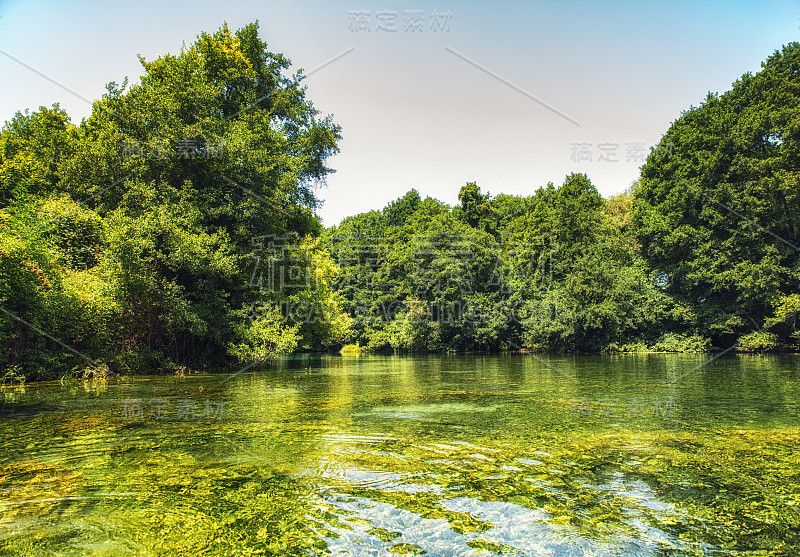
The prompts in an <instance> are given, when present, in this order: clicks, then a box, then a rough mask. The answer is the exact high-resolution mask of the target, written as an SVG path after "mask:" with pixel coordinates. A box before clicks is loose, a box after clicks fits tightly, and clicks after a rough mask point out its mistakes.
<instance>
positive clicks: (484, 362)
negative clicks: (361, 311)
mask: <svg viewBox="0 0 800 557" xmlns="http://www.w3.org/2000/svg"><path fill="white" fill-rule="evenodd" d="M799 363H800V361H798V359H796V358H793V357H758V356H731V357H727V356H726V357H722V358H718V359H713V360H712V359H711V357H709V356H701V355H697V356H695V355H646V356H643V355H629V356H602V357H600V356H580V357H542V356H538V355H508V356H485V357H480V356H478V357H471V356H435V357H388V356H385V357H384V356H369V357H333V356H326V357H322V358H308V357H306V358H292V359H284V360H280V361H279V362H277V363H275V364H274V365H272V366H269V367H267V368H265V369H263V370H259V371H257V372H251V371H252V370H248V372H247V373H241V374H236V375H230V374H229V375H201V376H187V377H129V378H125V379H121V380H116V379H115V380H111V381H108V382H86V383H84V382H77V383H71V384H65V385H61V384H59V383H49V384H36V385H27V386H25V387H24V388H5V389H3V391H2V392H3V400H2V401H1V402H0V413H1V415H2V422H0V555H109V556H111V555H114V556H117V555H171V556H178V555H317V554H333V555H391V554H396V553H413V554H422V553H425V554H427V555H499V554H502V555H536V556H539V555H542V556H551V555H552V556H562V555H563V556H589V555H598V556H600V555H620V556H634V555H635V556H660V555H670V556H672V555H675V556H678V555H798V554H800V526H798V525H799V524H800V451H798V449H800V435H799V434H800V366H798V364H799Z"/></svg>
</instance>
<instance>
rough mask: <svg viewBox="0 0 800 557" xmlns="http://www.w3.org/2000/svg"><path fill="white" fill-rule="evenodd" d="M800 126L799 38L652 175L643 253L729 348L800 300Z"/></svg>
mask: <svg viewBox="0 0 800 557" xmlns="http://www.w3.org/2000/svg"><path fill="white" fill-rule="evenodd" d="M798 129H800V44H798V43H792V44H790V45H788V46H785V47H784V48H783V49H782V50H781V51H779V52H776V53H775V54H774V55H772V56H770V57H769V58H768V59H767V60H766V61H765V62H764V63H763V64H762V69H761V71H760V72H758V73H757V74H755V75H751V74H749V73H748V74H745V75H743V76H742V77H741V78H740V79H739V80H737V81H736V82H735V83H734V84H733V87H732V89H731V90H730V91H728V92H726V93H723V94H721V95H716V94H709V95H708V96H707V97H706V99H705V101H704V102H703V103H702V104H701V105H700V106H699V107H692V108H690V109H689V110H687V111H685V112H684V113H682V114H681V116H680V117H679V118H678V119H676V120H675V122H673V124H672V125H671V126H670V128H669V130H667V133H666V134H665V135H664V136H663V138H662V140H661V145H660V147H659V149H656V150H654V151H653V152H652V153H651V154H650V156H649V157H648V159H647V162H646V164H645V165H644V166H643V168H642V177H641V180H640V183H639V185H638V187H637V188H636V191H635V194H634V210H633V219H632V224H633V226H634V228H635V229H636V234H637V238H638V240H639V241H640V242H641V246H642V254H643V256H644V257H645V258H646V259H647V261H648V262H649V263H650V264H651V265H652V266H653V267H654V268H655V269H656V270H658V271H659V272H660V273H662V274H663V276H664V281H665V291H666V292H667V293H668V294H669V295H670V296H672V297H673V298H674V299H676V300H680V301H681V303H683V304H686V305H688V306H690V307H692V309H693V311H694V312H695V313H696V315H697V319H698V326H699V327H700V330H701V331H702V334H704V335H706V336H709V337H711V338H712V339H713V341H714V342H715V344H718V345H720V346H723V345H724V346H731V345H732V344H733V341H734V340H735V339H736V338H738V337H739V336H741V335H747V334H749V333H751V332H754V331H759V330H761V329H762V328H763V327H765V326H771V325H772V324H774V322H775V321H774V317H775V316H776V312H777V313H782V310H779V308H778V306H779V305H780V303H781V302H780V300H783V299H786V297H787V296H791V295H792V294H794V293H796V290H797V284H798V280H800V275H799V274H798V272H799V271H798V270H799V269H800V267H798V262H799V261H800V259H798V256H799V254H798V252H799V251H800V249H798V247H797V246H798V244H800V220H799V219H800V217H799V216H798V215H800V211H798V207H800V205H799V204H800V187H798V186H800V171H798V153H800V151H799V150H798V144H799V143H798ZM783 315H786V314H783ZM790 332H793V331H788V330H786V327H784V330H783V331H778V330H777V329H776V334H777V333H779V334H780V335H781V336H782V338H784V339H785V338H786V336H787V335H788V334H789V333H790Z"/></svg>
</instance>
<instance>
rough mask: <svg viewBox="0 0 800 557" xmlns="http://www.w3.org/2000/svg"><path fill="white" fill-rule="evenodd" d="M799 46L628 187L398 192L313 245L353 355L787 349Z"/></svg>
mask: <svg viewBox="0 0 800 557" xmlns="http://www.w3.org/2000/svg"><path fill="white" fill-rule="evenodd" d="M799 136H800V45H798V43H792V44H791V45H789V46H786V47H784V48H783V50H782V51H780V52H777V53H775V54H774V55H773V56H771V57H770V58H769V59H768V60H767V61H766V62H764V63H763V64H762V70H761V71H760V72H758V73H757V74H755V75H751V74H745V75H744V76H742V78H741V79H740V80H738V81H737V82H736V83H734V85H733V88H732V89H731V90H730V91H728V92H726V93H724V94H722V95H714V94H709V95H708V96H707V98H706V99H705V101H704V102H703V103H702V104H701V106H700V107H692V108H690V109H689V110H687V111H685V112H684V113H682V114H681V116H680V117H679V118H678V119H677V120H676V121H675V122H674V123H673V124H672V125H671V127H670V128H669V130H668V131H667V133H666V134H665V135H664V136H663V137H662V140H661V143H660V144H659V145H658V146H657V147H656V148H654V149H653V150H652V151H651V153H650V155H649V157H648V158H647V161H646V163H645V164H644V166H643V167H642V171H641V177H640V179H639V180H638V181H637V182H636V183H635V184H634V185H633V186H632V188H631V190H630V191H628V192H627V193H624V194H622V195H619V196H616V197H613V198H611V199H603V198H602V197H601V196H600V195H599V194H598V192H597V190H596V189H595V188H594V186H592V184H591V183H590V181H589V179H588V178H587V177H586V176H585V175H576V174H572V175H570V176H568V177H567V178H566V180H565V181H564V183H563V184H562V185H561V186H560V187H558V188H556V187H554V186H553V184H548V185H547V187H545V188H541V189H538V190H536V192H535V193H534V195H531V196H528V197H517V196H509V195H497V196H495V197H491V196H489V195H488V194H483V193H482V192H481V191H480V189H479V188H478V186H477V185H476V184H474V183H469V184H467V185H466V186H465V187H463V188H462V189H461V191H460V193H459V201H460V204H459V205H457V206H456V207H453V208H451V207H448V206H447V205H445V204H442V203H440V202H439V201H436V200H435V199H431V198H426V199H424V200H423V199H421V197H420V195H419V194H418V192H416V191H414V190H412V191H410V192H409V193H408V194H406V195H405V196H404V197H402V198H401V199H398V200H397V201H395V202H393V203H390V204H389V205H388V206H386V207H385V208H384V209H383V210H382V211H372V212H369V213H364V214H361V215H357V216H354V217H350V218H347V219H345V220H344V221H343V222H342V223H341V224H340V225H339V226H336V227H332V228H330V229H328V230H326V232H325V235H324V239H325V243H326V245H327V247H328V249H329V250H330V253H331V256H332V257H333V259H334V261H336V263H337V264H338V266H339V268H340V273H339V277H338V281H339V282H338V285H337V290H338V292H339V293H340V294H341V295H342V296H343V298H344V299H345V300H346V304H345V308H346V309H347V311H348V313H349V314H350V315H352V316H353V317H354V320H355V321H354V324H353V327H352V329H351V332H350V333H349V335H348V341H349V342H351V343H354V344H356V347H355V348H356V349H359V348H360V347H362V346H363V347H367V348H368V349H372V350H387V349H400V350H409V351H418V350H423V351H425V350H456V351H461V350H500V349H504V348H519V347H522V348H526V349H531V350H542V351H642V350H655V351H702V350H708V349H712V348H713V349H722V350H728V349H733V348H735V349H737V350H752V351H765V350H780V349H784V350H796V348H797V346H798V330H797V314H798V311H799V310H800V267H799V265H800V262H799V261H798V252H800V247H798V246H800V141H798V138H799Z"/></svg>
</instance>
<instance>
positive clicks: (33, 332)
mask: <svg viewBox="0 0 800 557" xmlns="http://www.w3.org/2000/svg"><path fill="white" fill-rule="evenodd" d="M141 63H142V67H143V68H144V70H145V75H144V76H143V77H142V79H141V82H140V83H137V84H135V85H132V86H131V87H128V85H127V80H126V81H124V82H123V83H122V85H117V84H116V83H113V82H112V83H110V84H109V85H108V93H107V94H106V95H104V97H103V98H102V99H100V100H98V101H96V102H95V103H94V105H93V110H92V113H91V115H90V116H89V117H88V118H87V119H85V120H84V121H83V122H81V124H80V125H79V126H74V125H72V124H71V123H70V121H69V118H68V117H67V115H66V113H65V112H64V111H63V110H61V109H60V108H59V107H58V105H55V106H54V107H53V108H52V109H48V108H44V107H42V108H41V109H40V110H39V111H38V112H35V113H32V114H31V113H27V112H26V113H25V114H22V113H18V114H17V115H16V116H15V118H14V119H13V120H12V121H11V122H8V123H6V125H5V127H4V128H3V129H2V131H1V132H0V210H2V212H1V213H0V219H1V220H0V222H2V228H0V250H1V251H2V253H1V254H0V307H3V308H5V310H6V313H4V315H2V316H0V363H2V364H4V365H9V364H11V365H14V364H19V365H22V366H23V367H24V369H25V372H26V374H29V375H37V376H45V375H55V374H58V373H64V372H65V371H66V370H69V369H71V368H73V367H74V366H75V365H77V364H78V363H79V362H83V363H84V364H85V363H86V362H90V363H91V362H93V361H94V360H95V359H97V358H101V359H103V360H105V361H108V362H109V363H110V364H111V365H112V367H116V368H117V369H118V370H126V369H128V370H132V371H141V370H143V369H147V368H152V367H156V368H162V369H171V368H172V367H174V366H175V365H187V364H189V365H193V366H214V367H218V366H225V365H238V364H239V363H246V362H251V361H258V360H261V359H264V358H267V357H270V356H273V355H275V354H279V353H285V352H287V351H290V350H293V349H294V348H295V347H297V346H324V345H326V344H329V343H333V342H336V341H337V339H338V338H340V337H342V336H343V335H344V332H345V331H346V330H347V327H348V325H349V320H348V319H347V317H346V316H345V315H343V314H342V312H341V309H340V306H339V301H338V298H337V296H336V295H335V294H334V293H333V292H332V291H331V289H330V287H329V284H330V282H331V280H332V277H333V276H334V275H335V267H334V266H333V264H332V263H331V261H330V259H329V258H328V257H327V254H326V253H325V252H324V251H323V250H321V249H317V248H314V249H312V250H311V252H312V255H311V257H308V258H306V259H305V260H304V261H303V262H302V266H303V267H302V269H303V272H304V273H309V274H311V275H314V276H315V277H316V279H317V280H316V281H315V287H314V289H313V290H311V289H308V291H305V292H304V291H303V290H302V288H301V289H293V290H292V291H291V292H290V291H288V289H287V290H281V291H277V292H273V291H264V290H263V289H261V288H259V287H257V285H254V284H253V281H252V280H251V279H252V276H253V274H254V272H255V270H254V269H253V265H252V261H253V249H254V245H255V244H256V242H257V240H258V239H259V238H264V237H267V236H270V235H271V236H273V237H281V238H286V237H288V236H287V235H289V234H293V235H294V237H296V238H299V239H300V240H299V241H302V242H307V243H308V242H311V243H313V241H312V240H311V239H312V238H314V237H316V236H318V235H319V233H320V232H321V225H320V223H319V218H318V217H317V216H316V215H315V214H314V209H315V207H316V206H317V203H318V200H317V199H316V197H315V195H314V190H313V188H314V187H315V186H316V184H317V183H318V182H320V181H322V180H324V178H325V176H326V175H327V174H328V173H329V172H330V171H331V170H330V169H329V168H328V167H327V166H325V161H326V159H327V158H328V157H329V156H330V155H332V154H333V153H335V152H336V151H337V147H336V143H337V141H338V139H339V138H340V129H339V127H338V126H337V125H335V124H334V123H333V122H332V120H331V118H330V117H320V116H319V113H318V111H317V110H316V109H315V108H314V107H313V105H312V104H311V103H310V102H309V101H308V100H307V99H306V98H305V89H304V88H303V87H302V86H301V85H300V82H301V79H302V77H303V76H302V74H295V75H293V76H287V75H286V74H285V72H286V70H287V69H288V68H289V66H290V63H289V61H288V60H287V59H286V58H285V57H284V56H283V55H281V54H275V53H272V52H269V51H268V50H267V45H266V44H265V43H264V42H263V41H261V40H260V39H259V37H258V25H257V24H251V25H248V26H246V27H244V28H242V29H239V30H238V31H236V32H232V31H231V30H229V29H228V27H227V26H223V27H222V28H221V29H220V30H219V31H217V32H216V33H214V34H207V33H202V34H201V35H200V36H199V37H198V40H197V42H195V43H194V44H192V45H190V46H188V47H184V49H183V50H182V51H181V52H180V54H178V55H166V56H162V57H160V58H157V59H155V60H152V61H146V60H144V59H141ZM309 245H310V244H309ZM287 302H294V303H300V304H305V305H315V306H318V308H319V309H320V312H321V314H322V319H319V320H316V321H313V320H308V319H306V320H298V319H297V318H296V316H293V315H288V314H287V313H286V312H285V311H284V310H285V309H286V307H287V306H286V303H287ZM254 307H258V309H259V312H260V315H254V310H253V308H254ZM65 346H68V347H69V348H70V350H66V349H65V348H64V347H65Z"/></svg>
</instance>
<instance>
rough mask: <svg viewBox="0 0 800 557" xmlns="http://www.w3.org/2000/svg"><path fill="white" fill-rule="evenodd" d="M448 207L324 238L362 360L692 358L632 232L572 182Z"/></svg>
mask: <svg viewBox="0 0 800 557" xmlns="http://www.w3.org/2000/svg"><path fill="white" fill-rule="evenodd" d="M459 200H460V202H461V203H460V204H459V205H457V206H456V207H453V208H451V207H449V206H447V205H445V204H443V203H441V202H439V201H437V200H435V199H432V198H430V197H428V198H426V199H424V200H423V199H421V197H420V195H419V193H418V192H417V191H416V190H411V191H410V192H409V193H407V194H406V195H405V196H404V197H402V198H400V199H398V200H397V201H394V202H392V203H390V204H389V205H387V206H386V207H385V208H384V209H383V210H382V211H372V212H370V213H364V214H361V215H357V216H354V217H349V218H347V219H345V220H344V221H343V222H342V223H341V224H340V225H339V226H336V227H331V228H329V229H327V230H326V231H325V234H324V236H323V238H324V241H325V245H326V246H327V247H328V249H329V250H330V252H331V256H332V257H333V259H334V261H335V262H336V263H337V265H338V267H339V274H338V277H337V282H336V283H335V286H336V289H337V291H338V292H339V293H340V294H341V295H342V297H343V298H344V299H345V300H346V303H345V309H346V310H347V311H348V313H349V314H350V315H352V316H353V317H354V322H353V326H352V328H351V331H350V333H349V335H348V340H349V341H350V342H351V343H354V344H357V345H358V346H359V347H365V348H367V349H370V350H393V349H394V350H408V351H438V350H452V351H464V350H469V351H472V350H488V351H495V350H504V349H519V348H527V349H532V350H542V351H600V350H704V349H706V348H707V347H708V346H709V340H708V338H707V337H705V336H703V335H702V334H701V330H700V328H699V327H698V323H697V319H696V316H695V314H694V313H693V311H692V308H690V307H688V306H687V305H686V304H684V303H681V302H680V301H677V300H676V299H675V298H674V297H673V296H670V295H669V294H668V293H667V292H666V289H665V288H664V287H663V286H659V284H658V273H657V271H654V270H653V269H651V268H650V267H649V266H648V265H647V263H646V262H645V260H644V259H643V257H642V255H641V254H640V252H639V250H638V247H637V246H638V244H637V242H636V236H635V232H634V230H633V228H632V227H631V225H630V222H631V216H632V202H633V198H632V196H631V195H630V194H629V193H625V194H622V195H619V196H617V197H615V198H612V199H610V200H604V199H603V198H602V197H601V196H600V194H599V193H598V192H597V189H596V188H595V187H594V186H592V184H591V182H590V181H589V179H588V178H587V177H586V176H585V175H582V174H572V175H570V176H568V177H567V178H566V180H565V181H564V183H563V185H561V186H560V187H558V188H556V187H554V186H553V185H552V184H548V185H547V187H545V188H541V189H538V190H537V191H536V193H535V194H534V195H532V196H529V197H518V196H511V195H502V194H501V195H498V196H495V197H491V196H490V195H488V194H484V193H482V192H481V191H480V189H479V188H478V186H477V185H476V184H474V183H469V184H467V185H466V186H464V187H463V188H462V189H461V192H460V194H459Z"/></svg>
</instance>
